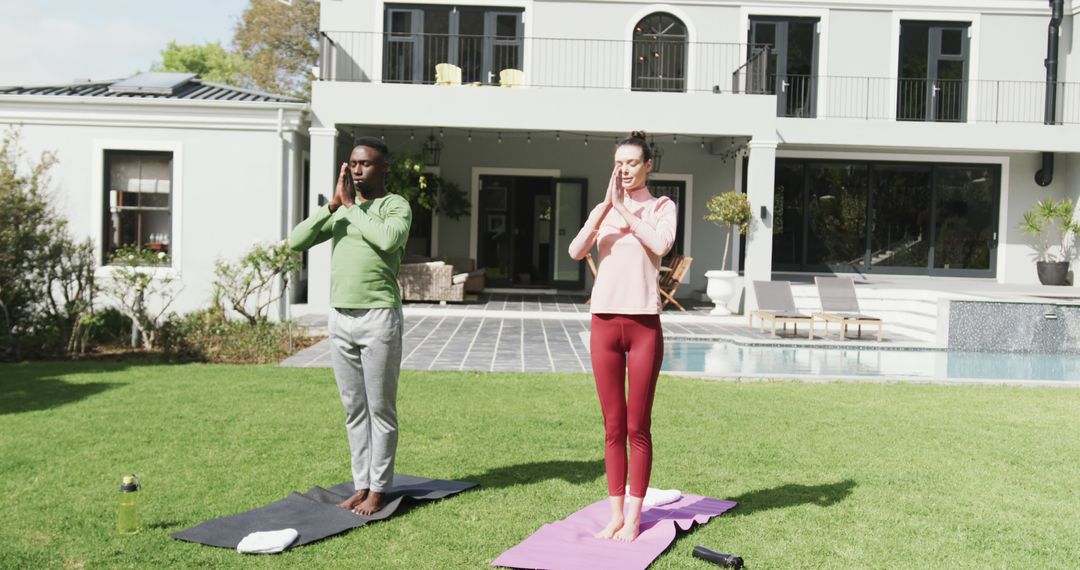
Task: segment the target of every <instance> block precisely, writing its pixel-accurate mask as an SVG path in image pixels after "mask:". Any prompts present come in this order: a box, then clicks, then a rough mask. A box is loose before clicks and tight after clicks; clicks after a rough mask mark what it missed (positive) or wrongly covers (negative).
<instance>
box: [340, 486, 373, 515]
mask: <svg viewBox="0 0 1080 570" xmlns="http://www.w3.org/2000/svg"><path fill="white" fill-rule="evenodd" d="M367 496H368V490H367V489H360V490H359V491H357V492H355V493H353V496H351V497H349V498H348V499H345V500H344V501H342V502H340V503H338V506H339V507H341V508H343V509H345V510H348V511H351V510H353V509H355V508H356V507H358V506H360V503H363V502H364V499H366V498H367Z"/></svg>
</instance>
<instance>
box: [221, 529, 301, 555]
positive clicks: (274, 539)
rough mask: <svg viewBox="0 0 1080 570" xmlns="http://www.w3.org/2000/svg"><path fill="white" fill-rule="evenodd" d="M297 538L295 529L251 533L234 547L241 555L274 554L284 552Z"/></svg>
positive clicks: (298, 534)
mask: <svg viewBox="0 0 1080 570" xmlns="http://www.w3.org/2000/svg"><path fill="white" fill-rule="evenodd" d="M298 536H300V533H298V532H296V529H295V528H285V529H281V530H270V531H266V532H253V533H251V534H249V535H247V536H245V537H244V539H243V540H241V541H240V544H237V545H236V551H237V552H239V553H241V554H245V553H246V554H275V553H278V552H281V551H282V550H285V548H286V547H288V546H289V545H290V544H292V543H293V541H294V540H296V537H298Z"/></svg>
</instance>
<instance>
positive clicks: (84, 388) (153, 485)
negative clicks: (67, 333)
mask: <svg viewBox="0 0 1080 570" xmlns="http://www.w3.org/2000/svg"><path fill="white" fill-rule="evenodd" d="M399 398H400V402H399V408H400V415H401V422H402V432H401V446H400V449H399V454H398V470H399V471H400V472H402V473H408V474H415V475H422V476H430V477H438V478H446V479H462V480H469V481H474V482H477V483H480V484H481V485H482V487H481V488H479V489H477V490H474V491H469V492H466V493H463V494H461V495H459V496H457V497H454V498H450V499H447V500H443V501H437V502H434V503H430V504H425V505H423V506H419V507H416V508H413V509H410V510H408V511H407V512H406V513H404V514H403V515H401V516H397V517H395V518H393V519H391V520H389V521H385V522H381V523H375V524H372V525H370V526H368V527H365V528H361V529H358V530H355V531H352V532H349V533H346V534H344V535H340V536H338V537H334V538H331V539H328V540H326V541H323V542H320V543H316V544H313V545H310V546H306V547H302V548H298V549H296V550H294V551H291V552H288V553H285V554H282V555H278V556H272V557H244V556H241V555H238V554H236V553H235V552H232V551H229V550H225V549H217V548H210V547H205V546H201V545H194V544H188V543H183V542H179V541H175V540H172V539H171V538H170V537H169V534H170V533H172V532H175V531H177V530H181V529H184V528H187V527H189V526H192V525H194V524H197V523H199V522H201V521H203V520H206V519H209V518H215V517H219V516H224V515H228V514H233V513H236V512H240V511H244V510H248V509H251V508H254V507H257V506H261V505H264V504H267V503H270V502H272V501H275V500H277V499H280V498H282V497H284V496H286V495H287V494H288V493H290V492H291V491H294V490H297V491H301V492H302V491H306V490H307V489H308V488H309V487H310V486H312V485H323V486H329V485H333V484H336V483H338V482H341V481H343V480H345V479H347V478H348V459H347V453H348V452H347V444H346V441H345V435H344V429H343V427H342V425H341V421H342V412H341V407H340V403H339V402H338V398H337V392H336V389H335V387H334V384H333V380H332V378H331V376H330V372H329V371H328V370H297V369H281V368H278V367H275V366H226V365H183V366H151V365H125V364H117V363H75V364H72V363H36V364H19V365H4V366H0V497H2V498H3V502H2V503H0V521H2V523H0V545H2V546H0V567H3V568H39V567H57V568H102V567H109V568H112V567H117V568H161V567H201V568H208V567H214V568H216V567H222V566H235V567H242V568H277V567H304V568H324V567H325V568H410V569H412V568H459V567H462V568H483V567H486V566H487V565H488V564H489V563H490V562H491V560H493V559H494V558H495V557H496V556H498V555H499V554H500V553H501V552H502V551H503V550H505V549H507V548H509V547H511V546H513V545H514V544H516V543H517V542H519V541H521V540H522V539H524V538H525V537H526V536H528V535H529V534H531V533H532V532H533V531H535V530H536V529H537V528H538V527H540V526H541V525H543V524H545V523H547V522H551V521H554V520H556V519H559V518H562V517H565V516H567V515H569V514H570V513H572V512H574V511H575V510H577V509H579V508H581V507H583V506H585V505H586V504H588V503H590V502H592V501H595V500H598V499H600V498H601V497H602V496H603V495H604V492H605V491H604V490H605V484H604V479H603V460H602V450H601V445H602V433H601V427H600V426H601V423H600V413H599V409H598V405H597V402H596V396H595V390H594V388H593V386H592V382H591V378H590V377H589V376H586V375H554V374H474V373H442V372H439V373H417V372H407V373H405V374H404V375H403V377H402V385H401V389H400V396H399ZM1078 433H1080V398H1078V393H1077V391H1075V390H1070V389H1052V388H1010V387H969V386H923V385H907V384H891V385H889V384H885V385H881V384H839V383H838V384H801V383H786V382H784V383H781V382H776V383H771V382H760V383H733V382H707V381H700V380H689V379H681V378H674V377H663V378H661V380H660V387H659V391H658V394H657V397H656V404H655V410H654V424H653V436H654V441H655V445H656V456H655V463H654V468H653V484H654V485H655V486H658V487H663V488H678V489H682V490H684V491H686V492H692V493H698V494H702V495H709V496H714V497H719V498H729V499H733V500H736V501H739V502H740V503H741V505H740V506H739V507H738V508H737V509H736V510H734V511H732V513H730V514H729V515H725V516H723V517H720V518H717V519H714V520H713V521H712V522H710V523H709V524H707V525H705V526H703V527H699V528H698V529H697V530H695V531H693V532H691V533H690V534H689V535H684V536H682V537H680V538H678V539H677V540H676V542H675V544H674V546H673V547H672V548H671V549H669V550H668V551H667V552H666V553H665V554H664V555H662V556H661V557H660V558H659V559H658V561H657V562H656V564H654V565H653V566H652V568H656V569H671V568H702V569H705V568H714V566H711V565H708V564H706V563H704V562H701V561H698V560H695V559H692V558H691V557H690V550H691V549H692V547H693V546H694V545H696V544H702V545H706V546H708V547H710V548H712V549H714V550H720V551H723V552H734V553H737V554H740V555H742V556H743V557H744V558H745V559H746V561H747V564H748V566H749V567H751V568H920V567H933V568H1004V567H1011V566H1014V565H1016V564H1020V565H1023V566H1027V567H1034V568H1055V567H1058V568H1075V567H1076V565H1077V563H1078V560H1080V524H1078V523H1080V469H1077V466H1078V465H1080V438H1078V437H1077V434H1078ZM128 472H137V473H139V474H141V475H142V481H143V491H142V492H141V494H140V497H139V499H140V501H141V508H142V511H141V512H142V515H143V519H144V521H143V522H144V530H143V531H142V532H141V533H140V534H138V535H135V536H131V537H120V536H117V535H116V534H115V532H114V527H115V523H116V503H117V499H118V497H117V495H118V492H117V487H118V485H119V481H120V476H121V475H122V474H125V473H128Z"/></svg>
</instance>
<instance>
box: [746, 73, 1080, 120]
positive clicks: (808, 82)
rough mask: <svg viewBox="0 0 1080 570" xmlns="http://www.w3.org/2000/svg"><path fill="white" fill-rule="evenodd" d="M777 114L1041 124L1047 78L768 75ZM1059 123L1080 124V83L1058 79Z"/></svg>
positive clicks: (760, 88)
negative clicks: (955, 78) (972, 79)
mask: <svg viewBox="0 0 1080 570" xmlns="http://www.w3.org/2000/svg"><path fill="white" fill-rule="evenodd" d="M751 88H752V89H753V90H754V91H755V92H758V93H770V94H775V95H777V116H778V117H796V118H822V119H864V120H890V121H891V120H895V121H914V122H919V121H924V122H938V123H965V122H975V123H998V124H1023V123H1026V124H1042V123H1043V106H1044V104H1045V103H1044V102H1045V100H1046V82H1044V81H1014V80H978V81H964V80H945V79H939V80H936V81H931V80H926V79H910V78H900V79H897V78H891V77H855V76H809V75H768V76H766V79H765V84H764V85H751ZM1055 89H1056V93H1055V97H1056V102H1057V103H1056V105H1057V113H1056V115H1055V116H1056V120H1055V124H1059V125H1071V124H1078V123H1080V83H1064V82H1061V83H1057V84H1056V86H1055Z"/></svg>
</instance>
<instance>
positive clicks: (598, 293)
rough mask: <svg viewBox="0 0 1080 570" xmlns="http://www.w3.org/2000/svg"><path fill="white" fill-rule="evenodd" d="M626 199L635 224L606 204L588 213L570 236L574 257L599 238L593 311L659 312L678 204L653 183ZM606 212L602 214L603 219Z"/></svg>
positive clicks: (581, 256)
mask: <svg viewBox="0 0 1080 570" xmlns="http://www.w3.org/2000/svg"><path fill="white" fill-rule="evenodd" d="M623 203H624V204H626V207H627V208H628V209H629V210H630V211H631V212H633V213H634V214H635V215H636V216H637V217H638V220H639V221H637V222H635V223H634V225H633V226H631V225H630V224H628V223H626V220H625V219H623V217H622V215H620V214H619V213H618V212H616V211H615V209H614V208H612V209H610V210H609V211H608V212H607V214H606V215H605V214H604V206H603V204H600V205H597V206H596V207H595V208H593V210H592V212H591V213H590V214H589V219H588V220H586V222H585V226H584V227H582V228H581V231H579V232H578V235H577V237H575V238H574V241H572V242H570V257H572V258H574V259H577V260H580V259H583V258H584V257H585V254H587V253H588V252H589V250H590V249H592V246H593V244H596V245H597V247H598V249H599V250H600V266H599V267H598V268H597V270H596V280H595V282H594V283H593V290H592V312H593V313H601V314H602V313H614V314H620V315H658V314H660V309H661V304H660V287H659V282H658V281H659V277H660V259H661V258H662V257H664V255H666V254H667V252H668V251H669V250H670V249H671V245H672V244H673V243H674V242H675V227H676V224H677V218H678V214H677V211H678V208H676V207H675V202H672V201H671V199H669V198H667V197H660V198H654V197H653V196H652V194H650V193H649V189H648V188H639V189H637V190H633V191H631V192H627V193H626V194H625V196H624V198H623ZM601 218H603V219H601Z"/></svg>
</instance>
